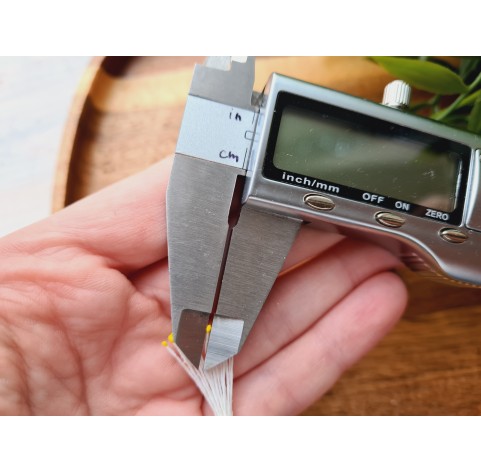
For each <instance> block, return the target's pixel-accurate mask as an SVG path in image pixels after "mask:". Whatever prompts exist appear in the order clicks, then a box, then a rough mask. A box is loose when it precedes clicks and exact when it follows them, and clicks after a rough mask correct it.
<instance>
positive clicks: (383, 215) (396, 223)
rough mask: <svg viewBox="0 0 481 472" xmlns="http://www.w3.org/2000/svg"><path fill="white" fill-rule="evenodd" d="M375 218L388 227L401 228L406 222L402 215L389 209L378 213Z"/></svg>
mask: <svg viewBox="0 0 481 472" xmlns="http://www.w3.org/2000/svg"><path fill="white" fill-rule="evenodd" d="M375 218H376V221H377V222H378V223H379V224H381V225H383V226H387V227H388V228H399V227H401V226H402V225H403V224H404V223H405V222H406V220H405V219H404V218H403V217H402V216H399V215H395V214H394V213H390V212H389V211H381V212H379V213H376V216H375Z"/></svg>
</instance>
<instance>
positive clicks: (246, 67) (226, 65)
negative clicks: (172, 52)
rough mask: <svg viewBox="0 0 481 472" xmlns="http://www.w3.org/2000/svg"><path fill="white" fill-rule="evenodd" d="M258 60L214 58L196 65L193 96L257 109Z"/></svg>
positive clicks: (237, 57)
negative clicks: (255, 97) (256, 63)
mask: <svg viewBox="0 0 481 472" xmlns="http://www.w3.org/2000/svg"><path fill="white" fill-rule="evenodd" d="M254 78H255V58H254V57H253V56H211V57H208V58H207V59H206V61H205V64H203V65H201V64H196V66H195V69H194V77H193V79H192V84H191V87H190V92H189V94H190V95H193V96H195V97H201V98H207V99H208V100H212V101H215V102H219V103H223V104H225V105H231V106H233V107H239V108H243V109H245V110H254V107H253V105H252V93H253V90H254Z"/></svg>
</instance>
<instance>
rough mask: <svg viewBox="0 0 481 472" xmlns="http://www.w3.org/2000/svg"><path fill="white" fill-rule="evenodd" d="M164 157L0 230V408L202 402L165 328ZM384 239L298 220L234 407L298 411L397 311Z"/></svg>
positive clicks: (241, 362) (198, 407)
mask: <svg viewBox="0 0 481 472" xmlns="http://www.w3.org/2000/svg"><path fill="white" fill-rule="evenodd" d="M170 166H171V160H170V159H169V160H166V161H163V162H162V163H160V164H158V165H156V166H154V167H152V168H150V169H148V170H147V171H145V172H143V173H141V174H138V175H136V176H134V177H131V178H129V179H127V180H125V181H123V182H121V183H119V184H116V185H113V186H111V187H110V188H107V189H105V190H103V191H101V192H99V193H98V194H95V195H93V196H90V197H88V198H86V199H84V200H82V201H80V202H78V203H76V204H74V205H72V206H71V207H69V208H67V209H65V210H63V211H61V212H59V213H57V214H55V215H53V216H51V217H50V218H47V219H46V220H44V221H41V222H39V223H36V224H34V225H32V226H30V227H28V228H25V229H23V230H20V231H18V232H16V233H14V234H11V235H9V236H7V237H5V238H3V239H0V261H1V270H0V413H2V414H64V415H70V414H89V413H91V414H109V415H110V414H113V415H117V414H160V415H167V414H171V415H180V414H184V415H194V414H206V413H209V411H210V410H209V407H208V406H207V405H206V403H205V402H204V400H203V398H202V396H201V395H200V393H199V392H198V391H197V389H196V387H195V386H194V385H193V383H192V382H191V380H190V379H189V378H188V377H187V375H186V374H185V372H184V371H183V370H182V368H181V367H180V366H179V365H178V364H177V363H176V362H175V361H174V360H173V359H172V358H171V356H170V355H169V354H168V352H167V351H166V350H165V349H164V348H163V347H162V345H161V341H162V340H164V339H165V338H166V337H167V335H168V334H169V332H170V330H171V322H170V305H169V278H168V271H167V244H166V231H165V229H166V228H165V226H166V224H165V190H166V186H167V182H168V176H169V172H170ZM396 265H398V262H397V260H396V259H395V258H394V257H393V256H392V255H390V254H389V253H387V252H386V251H384V250H383V249H381V248H378V247H375V246H372V245H368V244H366V243H361V242H356V241H353V240H349V239H343V238H342V237H340V236H338V235H331V234H325V233H321V232H319V231H314V230H312V229H309V228H308V227H304V228H303V229H302V230H301V232H300V234H299V236H298V238H297V240H296V242H295V244H294V246H293V248H292V250H291V252H290V254H289V256H288V259H287V260H286V263H285V266H284V269H283V273H282V274H281V276H280V277H279V279H278V280H277V282H276V283H275V285H274V287H273V289H272V292H271V294H270V295H269V298H268V300H267V302H266V305H265V306H264V308H263V310H262V312H261V314H260V315H259V318H258V321H257V323H256V325H255V327H254V329H253V330H252V332H251V335H250V337H249V338H248V340H247V341H246V344H245V346H244V348H243V349H242V351H241V352H240V354H239V355H238V356H236V360H235V380H234V413H235V414H237V415H245V414H296V413H299V412H301V411H302V410H303V409H305V408H306V407H307V406H309V405H310V404H311V403H312V402H314V401H315V400H316V399H317V398H318V397H320V396H321V395H322V394H323V393H324V392H326V391H327V390H328V389H329V388H331V386H332V385H333V384H334V383H335V381H336V380H337V379H338V378H339V376H340V375H341V374H342V372H343V371H344V370H345V369H347V368H349V367H350V366H351V365H352V364H353V363H355V362H356V361H358V360H359V359H360V358H361V357H362V356H363V355H364V354H365V353H366V352H367V351H368V350H369V349H370V348H372V347H373V346H374V345H375V344H376V343H377V342H378V341H379V340H380V339H381V338H382V337H383V336H384V334H385V333H386V332H387V331H388V330H389V329H390V328H391V327H392V326H393V325H394V324H395V322H396V321H397V320H398V318H399V316H400V315H401V313H402V312H403V310H404V307H405V304H406V291H405V288H404V286H403V284H402V283H401V281H400V280H399V278H398V277H397V276H396V275H395V274H393V273H391V272H389V271H390V270H391V269H392V268H393V267H395V266H396Z"/></svg>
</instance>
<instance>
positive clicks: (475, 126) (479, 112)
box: [468, 97, 481, 134]
mask: <svg viewBox="0 0 481 472" xmlns="http://www.w3.org/2000/svg"><path fill="white" fill-rule="evenodd" d="M468 130H469V131H471V132H473V133H476V134H481V97H478V98H477V99H476V101H475V102H474V106H473V109H472V110H471V113H470V114H469V117H468Z"/></svg>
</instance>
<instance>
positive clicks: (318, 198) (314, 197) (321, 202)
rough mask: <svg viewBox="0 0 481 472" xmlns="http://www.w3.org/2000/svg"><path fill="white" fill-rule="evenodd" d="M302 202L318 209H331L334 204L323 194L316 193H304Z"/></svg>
mask: <svg viewBox="0 0 481 472" xmlns="http://www.w3.org/2000/svg"><path fill="white" fill-rule="evenodd" d="M304 203H305V204H306V205H307V206H308V207H311V208H313V209H314V210H320V211H331V210H332V209H333V208H334V207H335V206H336V205H335V203H334V202H333V201H332V200H331V199H330V198H329V197H325V196H324V195H318V194H316V193H309V194H307V195H305V196H304Z"/></svg>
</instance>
